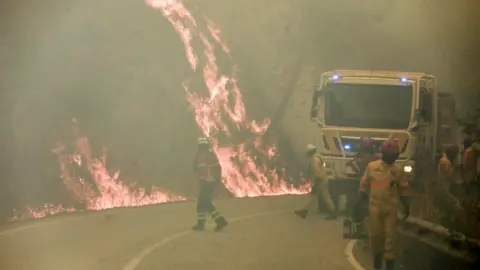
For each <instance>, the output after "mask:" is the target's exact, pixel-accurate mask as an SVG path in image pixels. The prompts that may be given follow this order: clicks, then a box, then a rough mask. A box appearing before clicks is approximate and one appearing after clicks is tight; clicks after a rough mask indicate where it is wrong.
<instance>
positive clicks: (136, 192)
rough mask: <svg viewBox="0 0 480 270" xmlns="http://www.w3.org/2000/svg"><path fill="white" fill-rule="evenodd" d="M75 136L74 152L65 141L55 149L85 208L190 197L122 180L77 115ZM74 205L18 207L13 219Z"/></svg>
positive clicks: (67, 181) (64, 176)
mask: <svg viewBox="0 0 480 270" xmlns="http://www.w3.org/2000/svg"><path fill="white" fill-rule="evenodd" d="M73 133H74V136H75V143H74V148H75V150H74V152H73V153H69V152H68V151H67V147H66V145H65V144H62V143H58V144H57V145H56V147H55V148H54V149H52V151H53V152H54V153H55V154H56V155H57V158H58V163H59V165H60V177H61V179H62V181H63V183H64V185H65V187H66V188H67V189H68V190H69V191H70V193H71V195H72V198H73V199H74V200H75V201H76V202H77V203H79V204H81V205H82V207H81V208H82V210H104V209H110V208H117V207H135V206H144V205H150V204H159V203H166V202H173V201H181V200H186V198H185V197H182V196H177V195H169V193H168V192H167V191H165V190H164V189H162V188H159V187H152V188H151V190H150V191H149V192H147V191H146V190H145V189H144V188H137V186H136V184H135V183H127V182H123V181H120V180H119V176H120V172H119V171H116V172H114V173H109V171H108V169H107V166H106V148H104V149H102V150H103V151H102V152H103V153H102V156H101V157H100V158H95V157H93V155H92V150H91V148H90V143H89V141H88V138H87V137H85V136H83V135H81V134H80V130H79V128H78V125H77V120H76V119H73ZM78 168H83V169H86V170H87V171H88V176H87V177H88V179H85V177H83V176H78V175H75V174H74V171H75V169H77V170H78ZM77 210H78V209H76V208H74V207H64V206H62V205H57V206H55V205H52V204H46V205H44V206H43V207H31V206H29V207H27V208H26V211H24V213H19V212H18V211H14V214H15V215H14V217H13V218H12V219H11V220H12V221H17V220H23V219H28V218H42V217H45V216H50V215H56V214H59V213H62V212H75V211H77Z"/></svg>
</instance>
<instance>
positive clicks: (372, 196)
mask: <svg viewBox="0 0 480 270" xmlns="http://www.w3.org/2000/svg"><path fill="white" fill-rule="evenodd" d="M380 152H381V154H382V158H381V159H380V160H377V161H374V162H371V163H370V164H368V166H367V168H366V170H365V173H364V175H363V177H362V180H361V183H360V195H361V196H362V198H363V200H369V227H370V228H369V233H370V242H371V246H372V249H373V253H374V258H373V263H374V269H376V270H377V269H383V259H385V262H386V269H387V270H393V269H394V258H395V233H396V225H397V212H398V210H399V199H400V202H401V203H402V205H403V208H404V212H405V218H407V217H408V215H409V214H410V202H409V195H410V194H409V193H410V188H409V183H408V181H407V180H406V178H405V177H404V171H403V169H402V168H401V167H400V166H398V165H396V164H395V161H396V160H397V159H398V157H399V154H400V153H399V152H400V151H399V147H398V144H397V143H396V142H395V141H393V140H387V141H385V142H383V143H382V145H381V147H380Z"/></svg>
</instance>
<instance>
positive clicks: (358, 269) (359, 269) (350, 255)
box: [345, 240, 366, 270]
mask: <svg viewBox="0 0 480 270" xmlns="http://www.w3.org/2000/svg"><path fill="white" fill-rule="evenodd" d="M356 243H357V240H351V241H350V242H348V244H347V247H346V248H345V256H346V257H347V261H348V262H349V263H350V265H351V266H352V267H353V269H355V270H366V269H365V268H364V267H363V266H362V265H361V264H360V263H359V262H358V261H357V259H356V258H355V255H353V249H354V248H355V244H356Z"/></svg>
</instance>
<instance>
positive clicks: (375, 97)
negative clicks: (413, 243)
mask: <svg viewBox="0 0 480 270" xmlns="http://www.w3.org/2000/svg"><path fill="white" fill-rule="evenodd" d="M310 119H311V120H312V121H313V122H315V124H316V125H317V126H318V136H317V138H318V141H317V142H316V143H317V149H318V150H319V151H320V153H321V154H322V155H323V157H324V160H325V166H326V168H327V172H328V175H329V178H330V179H331V180H342V179H346V178H349V177H352V176H353V175H354V170H353V169H352V168H351V167H350V165H349V164H351V162H350V161H351V160H353V158H354V157H355V155H356V154H357V152H358V149H359V142H360V138H361V137H370V138H371V139H372V140H373V142H374V144H375V146H376V147H380V145H381V144H382V142H383V141H385V140H388V139H393V140H396V141H397V142H398V145H399V147H400V149H401V154H400V157H399V159H398V161H397V163H398V164H400V165H401V166H403V169H404V171H405V173H406V175H407V176H409V177H411V178H414V176H415V175H416V174H418V173H419V171H421V170H422V167H425V166H427V165H426V164H428V163H430V162H432V163H433V161H434V160H435V159H436V158H438V157H439V156H440V155H441V151H442V145H443V144H446V143H454V142H456V140H455V137H456V136H455V135H456V127H455V123H456V118H455V100H454V98H453V96H452V95H451V94H447V93H440V92H439V91H438V90H437V87H436V78H435V77H434V76H432V75H428V74H425V73H414V72H398V71H374V70H334V71H329V72H325V73H323V74H322V75H321V78H320V84H319V86H318V87H317V88H316V89H315V91H314V93H313V98H312V106H311V111H310ZM430 164H431V163H430ZM357 177H358V176H357ZM357 179H358V178H357ZM330 182H332V181H330Z"/></svg>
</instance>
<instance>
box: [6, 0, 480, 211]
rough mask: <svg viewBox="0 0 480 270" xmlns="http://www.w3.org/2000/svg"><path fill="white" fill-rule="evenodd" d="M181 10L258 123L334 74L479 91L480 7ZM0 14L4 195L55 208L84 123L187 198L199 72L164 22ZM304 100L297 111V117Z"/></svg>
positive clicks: (288, 4)
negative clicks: (216, 40) (75, 133)
mask: <svg viewBox="0 0 480 270" xmlns="http://www.w3.org/2000/svg"><path fill="white" fill-rule="evenodd" d="M185 4H186V5H187V7H189V8H191V9H193V10H194V12H195V13H196V14H197V15H202V14H205V15H207V16H208V17H209V18H211V19H212V20H213V21H215V22H216V24H217V25H218V27H220V28H221V29H222V34H223V35H224V38H225V39H226V40H227V41H228V42H229V44H230V45H231V55H232V57H233V58H234V59H235V60H236V61H237V63H238V67H239V71H238V74H239V84H240V86H241V89H242V91H243V93H242V94H243V95H244V96H245V98H246V105H247V108H248V109H249V112H252V111H253V113H252V114H253V117H251V118H257V119H260V118H263V117H265V116H272V115H273V113H274V112H275V109H276V108H277V107H278V105H279V104H280V103H281V101H282V96H283V93H284V92H285V91H287V90H288V89H289V88H292V87H293V88H299V89H302V90H306V91H308V95H305V96H309V90H310V89H311V87H312V86H313V85H315V84H316V83H317V80H318V77H319V76H318V75H319V74H320V73H321V72H322V71H326V70H328V69H333V68H350V69H355V68H362V69H367V68H368V69H393V70H406V71H419V72H427V73H431V74H434V75H435V76H436V77H437V78H438V80H439V85H440V87H441V89H442V90H443V91H448V92H453V93H455V94H456V95H457V98H458V99H459V100H460V101H462V100H464V99H466V97H467V95H468V93H469V91H470V92H471V91H478V88H477V87H478V86H477V85H478V80H476V78H479V74H480V61H479V59H478V53H477V52H476V50H477V49H478V48H479V45H480V39H479V36H480V32H479V31H480V30H479V27H480V18H479V16H477V14H476V13H475V11H477V10H479V9H480V4H479V3H478V1H475V0H458V1H448V0H437V1H435V0H424V1H418V0H402V1H393V0H392V1H381V0H323V1H313V0H298V1H290V0H278V1H253V0H248V1H220V0H218V1H193V0H187V1H185ZM0 5H1V6H0V12H1V13H0V18H1V21H0V89H1V93H0V95H1V97H0V102H1V104H0V105H2V106H1V114H0V115H1V117H0V119H1V123H0V125H1V127H2V128H1V129H0V130H1V131H2V133H1V134H0V136H1V137H0V145H1V146H2V148H1V149H0V150H1V151H0V152H1V153H2V156H1V157H0V159H1V161H2V162H1V164H2V166H3V167H2V168H0V171H1V174H2V177H1V181H3V182H2V186H3V187H8V188H5V189H4V188H1V187H0V190H4V191H5V192H6V193H10V194H15V195H16V200H17V202H16V204H22V203H25V202H30V201H35V200H40V201H41V200H42V199H44V198H45V197H47V198H48V197H51V196H55V194H52V193H54V192H53V191H48V190H46V188H45V183H50V182H55V179H56V177H57V174H58V172H57V171H58V168H57V167H56V159H55V157H54V156H53V155H52V154H51V152H50V148H51V146H52V145H55V143H56V142H57V141H58V140H60V139H63V138H64V137H65V136H67V135H66V134H67V133H68V132H69V125H70V119H71V118H72V117H74V116H75V117H77V118H78V119H79V121H80V122H81V123H83V125H84V129H85V132H86V133H88V134H90V135H91V139H92V143H93V144H95V143H96V144H97V146H99V145H105V146H107V147H108V149H109V151H110V152H109V154H110V160H111V162H112V164H111V167H115V168H116V167H118V168H122V170H123V175H128V176H130V177H132V178H137V179H139V180H140V183H142V184H145V185H152V184H162V185H163V184H164V185H167V186H169V185H170V186H174V187H175V186H180V187H178V188H179V189H183V188H185V186H190V185H191V182H189V181H188V179H189V177H190V175H189V173H187V172H186V170H185V166H186V165H185V164H187V163H188V162H190V160H191V157H192V156H193V152H194V144H195V137H196V136H197V135H199V134H200V131H199V130H198V129H197V127H196V125H195V122H194V119H193V117H192V112H191V111H189V110H188V109H187V108H188V103H187V100H186V99H185V93H184V91H182V87H181V83H182V80H183V78H185V77H186V74H188V72H189V66H188V63H187V62H186V61H185V60H184V51H183V50H184V49H183V44H182V43H181V41H180V40H179V39H178V37H177V36H176V33H175V32H174V30H173V29H172V28H171V26H170V25H169V24H168V22H167V21H165V20H164V19H163V18H162V17H161V16H158V14H157V13H156V12H154V11H152V10H151V9H149V8H148V7H146V6H145V4H144V1H131V0H117V1H113V0H105V1H90V0H86V1H57V0H46V1H34V2H32V3H28V4H25V3H16V2H15V1H4V2H2V3H1V4H0ZM220 62H221V59H220ZM220 68H222V67H220ZM298 69H300V71H299V70H298ZM195 87H196V85H195V82H194V81H192V82H191V85H190V89H195ZM302 93H303V92H302ZM302 93H296V94H295V95H294V97H293V101H292V102H293V103H299V104H300V105H301V103H302V102H304V100H303V96H302ZM462 104H464V103H463V102H460V106H461V107H463V105H462ZM307 107H308V106H305V108H307ZM300 108H302V107H301V106H300ZM297 114H298V117H306V115H307V109H305V110H304V111H301V110H299V112H298V113H297ZM288 121H290V120H288ZM288 121H287V123H286V124H287V125H288V123H290V122H288ZM294 128H295V129H297V126H293V128H290V129H292V130H293V129H294ZM92 148H94V149H100V147H96V146H93V147H92ZM11 179H15V181H13V180H11ZM7 190H8V192H7ZM52 190H53V189H52ZM4 196H6V195H5V194H4ZM10 199H11V198H9V200H10ZM4 200H5V197H4Z"/></svg>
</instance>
